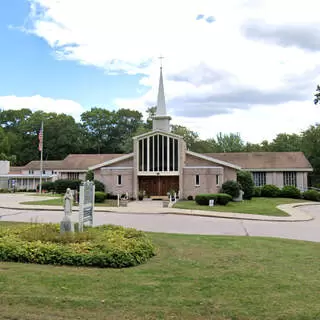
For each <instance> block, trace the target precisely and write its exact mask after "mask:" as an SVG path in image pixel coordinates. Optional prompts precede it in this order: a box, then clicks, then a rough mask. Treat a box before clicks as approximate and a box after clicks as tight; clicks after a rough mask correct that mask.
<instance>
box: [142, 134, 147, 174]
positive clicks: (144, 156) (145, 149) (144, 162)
mask: <svg viewBox="0 0 320 320" xmlns="http://www.w3.org/2000/svg"><path fill="white" fill-rule="evenodd" d="M147 148H148V139H143V171H147V170H148V150H147Z"/></svg>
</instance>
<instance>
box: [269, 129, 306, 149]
mask: <svg viewBox="0 0 320 320" xmlns="http://www.w3.org/2000/svg"><path fill="white" fill-rule="evenodd" d="M301 141H302V137H301V135H298V134H295V133H293V134H288V133H280V134H278V135H277V136H276V138H275V139H273V141H272V142H271V143H270V145H269V146H270V151H274V152H290V151H301Z"/></svg>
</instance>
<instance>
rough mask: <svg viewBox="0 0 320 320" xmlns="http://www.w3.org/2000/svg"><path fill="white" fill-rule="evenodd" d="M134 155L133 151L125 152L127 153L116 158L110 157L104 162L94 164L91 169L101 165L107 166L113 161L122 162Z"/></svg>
mask: <svg viewBox="0 0 320 320" xmlns="http://www.w3.org/2000/svg"><path fill="white" fill-rule="evenodd" d="M132 157H133V153H129V154H125V155H123V154H122V155H121V157H117V158H114V159H110V160H107V161H104V162H102V163H98V164H96V165H94V166H91V167H89V170H95V169H99V168H101V167H105V166H109V165H111V164H113V163H116V162H120V161H123V160H127V159H130V158H132Z"/></svg>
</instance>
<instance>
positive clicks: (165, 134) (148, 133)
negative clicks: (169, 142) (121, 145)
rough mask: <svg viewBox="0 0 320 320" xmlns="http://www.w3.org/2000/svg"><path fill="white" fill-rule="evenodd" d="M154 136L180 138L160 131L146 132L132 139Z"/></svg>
mask: <svg viewBox="0 0 320 320" xmlns="http://www.w3.org/2000/svg"><path fill="white" fill-rule="evenodd" d="M155 134H162V135H164V136H170V137H172V138H178V139H179V138H180V139H181V138H182V137H181V136H179V135H177V134H174V133H171V132H167V131H162V130H151V131H149V132H146V133H142V134H140V135H138V136H135V137H133V138H132V139H140V138H143V137H148V136H153V135H155Z"/></svg>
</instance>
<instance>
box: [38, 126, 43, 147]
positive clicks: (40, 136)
mask: <svg viewBox="0 0 320 320" xmlns="http://www.w3.org/2000/svg"><path fill="white" fill-rule="evenodd" d="M38 138H39V147H38V149H39V151H42V146H43V129H42V127H41V129H40V131H39V135H38Z"/></svg>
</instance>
